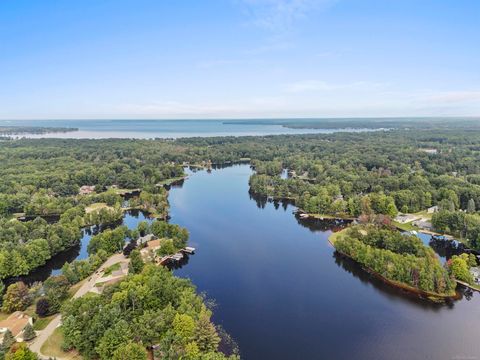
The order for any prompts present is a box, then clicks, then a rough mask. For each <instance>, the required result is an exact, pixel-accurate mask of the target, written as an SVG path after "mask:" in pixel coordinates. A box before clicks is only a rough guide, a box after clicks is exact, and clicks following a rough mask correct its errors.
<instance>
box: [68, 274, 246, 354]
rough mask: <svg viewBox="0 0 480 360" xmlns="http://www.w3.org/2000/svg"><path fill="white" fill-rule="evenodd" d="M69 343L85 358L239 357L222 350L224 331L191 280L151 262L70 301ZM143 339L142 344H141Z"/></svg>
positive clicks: (70, 346) (69, 346)
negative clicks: (101, 289)
mask: <svg viewBox="0 0 480 360" xmlns="http://www.w3.org/2000/svg"><path fill="white" fill-rule="evenodd" d="M62 315H63V319H64V320H63V331H64V335H65V336H64V338H65V344H64V347H65V348H67V349H68V348H75V349H77V350H79V351H80V353H81V354H82V355H83V356H84V358H86V359H91V358H100V359H105V360H107V359H126V358H125V357H124V356H123V357H122V354H125V353H131V358H132V359H145V360H146V359H147V352H146V350H145V348H146V347H147V348H153V349H154V352H155V353H156V355H157V356H158V358H159V359H192V360H193V359H205V360H221V359H232V360H233V359H237V356H236V355H231V356H226V355H224V354H222V353H220V352H219V351H218V347H219V344H220V341H221V338H220V336H219V332H218V331H217V329H216V327H215V325H214V324H212V322H211V320H210V318H211V315H212V312H211V310H209V309H208V308H207V307H206V305H205V303H204V299H203V298H202V297H200V296H199V295H197V294H196V293H195V288H194V287H193V286H192V284H191V283H190V281H189V280H186V279H180V278H177V277H175V276H173V275H172V273H171V272H170V271H168V270H166V269H164V268H162V267H156V266H154V265H146V266H145V267H144V269H143V270H142V271H141V272H140V273H139V274H135V275H131V276H129V277H128V278H127V279H126V280H124V281H122V282H121V283H120V284H118V285H114V286H112V287H111V288H109V289H108V291H105V292H104V293H103V294H102V295H87V296H84V297H82V298H79V299H76V300H73V301H70V302H68V303H67V304H66V305H65V306H64V308H63V311H62ZM139 344H141V345H139Z"/></svg>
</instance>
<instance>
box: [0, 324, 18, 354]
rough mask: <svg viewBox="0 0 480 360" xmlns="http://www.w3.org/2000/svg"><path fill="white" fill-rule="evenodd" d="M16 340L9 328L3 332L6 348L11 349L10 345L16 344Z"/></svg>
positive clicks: (3, 345)
mask: <svg viewBox="0 0 480 360" xmlns="http://www.w3.org/2000/svg"><path fill="white" fill-rule="evenodd" d="M15 342H16V340H15V338H14V337H13V334H12V332H11V331H10V330H9V329H7V331H5V334H3V341H2V347H3V348H4V349H10V346H12V345H13V344H15Z"/></svg>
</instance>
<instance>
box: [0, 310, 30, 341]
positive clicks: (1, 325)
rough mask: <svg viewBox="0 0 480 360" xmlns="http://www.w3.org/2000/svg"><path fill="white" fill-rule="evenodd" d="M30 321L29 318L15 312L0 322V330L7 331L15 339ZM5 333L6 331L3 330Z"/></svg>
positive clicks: (19, 312)
mask: <svg viewBox="0 0 480 360" xmlns="http://www.w3.org/2000/svg"><path fill="white" fill-rule="evenodd" d="M30 321H31V317H30V316H28V315H27V314H24V313H23V312H21V311H15V312H14V313H12V314H10V316H9V317H8V318H6V319H5V320H2V321H0V329H8V330H10V331H11V332H12V335H13V336H14V337H15V336H17V335H19V334H20V333H21V332H22V331H23V329H24V328H25V326H27V324H28V323H29V322H30ZM3 331H6V330H3Z"/></svg>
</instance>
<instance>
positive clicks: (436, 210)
mask: <svg viewBox="0 0 480 360" xmlns="http://www.w3.org/2000/svg"><path fill="white" fill-rule="evenodd" d="M436 212H438V206H437V205H435V206H431V207H429V208H428V209H427V214H433V213H436Z"/></svg>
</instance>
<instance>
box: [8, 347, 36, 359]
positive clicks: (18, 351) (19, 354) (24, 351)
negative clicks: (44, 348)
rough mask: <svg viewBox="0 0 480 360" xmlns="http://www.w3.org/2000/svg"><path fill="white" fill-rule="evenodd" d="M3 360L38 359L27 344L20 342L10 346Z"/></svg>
mask: <svg viewBox="0 0 480 360" xmlns="http://www.w3.org/2000/svg"><path fill="white" fill-rule="evenodd" d="M5 360H38V356H37V354H35V353H34V352H33V351H31V350H30V349H29V348H28V347H27V344H25V343H20V344H15V345H13V346H12V347H11V348H10V350H9V351H8V353H7V354H6V355H5Z"/></svg>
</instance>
